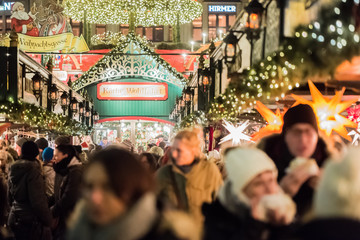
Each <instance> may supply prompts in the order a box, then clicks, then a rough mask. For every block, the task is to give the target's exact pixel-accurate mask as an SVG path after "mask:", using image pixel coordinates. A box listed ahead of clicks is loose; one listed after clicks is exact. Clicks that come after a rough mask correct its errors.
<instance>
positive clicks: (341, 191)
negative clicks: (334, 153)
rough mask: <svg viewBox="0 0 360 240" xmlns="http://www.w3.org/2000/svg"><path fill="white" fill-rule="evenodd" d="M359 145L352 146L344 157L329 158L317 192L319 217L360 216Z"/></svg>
mask: <svg viewBox="0 0 360 240" xmlns="http://www.w3.org/2000/svg"><path fill="white" fill-rule="evenodd" d="M359 156H360V149H359V148H355V147H350V148H349V149H348V151H347V152H346V153H345V154H344V156H343V158H342V159H341V161H338V160H336V159H329V161H327V163H326V164H325V167H324V172H323V175H322V177H321V179H320V182H319V185H318V188H317V191H316V192H315V196H314V214H315V217H319V218H337V217H343V218H350V219H355V220H360V204H359V199H360V174H359V172H360V161H359V160H360V159H359Z"/></svg>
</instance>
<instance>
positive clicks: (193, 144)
mask: <svg viewBox="0 0 360 240" xmlns="http://www.w3.org/2000/svg"><path fill="white" fill-rule="evenodd" d="M200 133H201V132H200V130H199V129H198V128H193V129H186V130H182V131H180V132H178V134H176V136H175V138H174V141H175V140H181V141H184V143H185V144H186V145H187V146H189V147H190V148H194V149H196V151H197V152H198V153H199V155H200V153H201V144H202V139H200V137H199V134H200Z"/></svg>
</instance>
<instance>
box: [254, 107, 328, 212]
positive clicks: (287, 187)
mask: <svg viewBox="0 0 360 240" xmlns="http://www.w3.org/2000/svg"><path fill="white" fill-rule="evenodd" d="M258 147H259V148H260V149H262V150H264V151H265V152H266V153H267V154H268V155H269V157H270V158H271V159H272V160H273V161H274V162H275V164H276V167H277V168H278V171H279V174H278V181H279V182H280V185H281V187H282V188H283V189H284V191H285V192H286V193H288V194H289V195H291V196H293V199H294V201H295V203H296V205H297V213H298V215H299V216H300V217H301V216H303V215H304V214H305V213H306V212H307V211H309V210H310V208H311V201H312V197H313V192H314V190H313V188H314V185H315V184H316V182H317V180H318V176H311V174H309V172H307V168H306V167H305V166H301V167H299V168H296V169H294V170H293V171H291V173H289V174H286V171H285V170H286V169H287V168H288V167H289V164H290V162H291V161H292V160H293V159H295V158H296V157H301V158H304V159H307V160H308V159H314V160H315V161H316V164H317V165H318V167H321V166H322V165H323V163H324V161H325V160H326V158H327V157H328V156H329V154H328V151H327V146H326V143H325V142H324V141H323V140H322V139H321V138H319V134H318V127H317V120H316V116H315V114H314V111H313V110H312V108H311V107H310V106H309V105H305V104H300V105H297V106H295V107H292V108H290V109H289V110H288V111H287V112H286V113H285V115H284V125H283V128H282V133H281V134H280V135H273V136H270V137H268V138H265V139H263V140H262V141H261V142H260V143H259V145H258Z"/></svg>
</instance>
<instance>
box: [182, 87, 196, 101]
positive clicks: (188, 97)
mask: <svg viewBox="0 0 360 240" xmlns="http://www.w3.org/2000/svg"><path fill="white" fill-rule="evenodd" d="M193 94H194V90H192V89H191V88H190V87H187V88H186V90H185V95H184V96H185V99H184V100H185V102H190V101H191V97H192V95H193Z"/></svg>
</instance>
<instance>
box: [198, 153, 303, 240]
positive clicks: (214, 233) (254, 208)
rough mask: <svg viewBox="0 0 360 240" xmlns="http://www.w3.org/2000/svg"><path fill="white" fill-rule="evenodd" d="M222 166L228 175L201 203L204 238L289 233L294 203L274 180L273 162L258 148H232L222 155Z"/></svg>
mask: <svg viewBox="0 0 360 240" xmlns="http://www.w3.org/2000/svg"><path fill="white" fill-rule="evenodd" d="M225 168H226V171H227V173H228V178H227V180H226V182H225V185H224V186H223V187H222V188H221V189H220V192H219V195H218V198H217V200H216V201H215V202H214V203H212V204H207V203H206V204H204V205H203V213H204V216H205V238H204V239H205V240H218V239H222V240H235V239H242V240H245V239H246V240H265V239H266V240H267V239H278V240H279V239H286V237H289V235H290V228H289V227H288V225H289V224H290V223H291V222H292V219H293V217H294V215H295V208H296V207H295V204H294V202H293V201H292V200H291V198H290V197H289V196H287V195H285V194H284V193H283V192H282V190H281V188H280V186H279V185H278V183H277V180H276V177H277V169H276V166H275V164H274V162H273V161H272V160H271V159H270V158H269V157H268V156H267V155H266V154H265V153H264V152H262V151H261V150H259V149H245V148H235V149H232V150H230V151H229V152H228V153H227V154H226V155H225ZM270 206H272V207H270ZM275 225H278V226H275Z"/></svg>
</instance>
